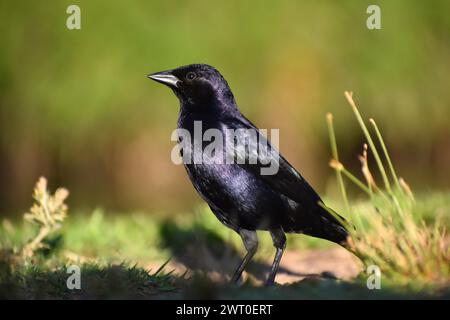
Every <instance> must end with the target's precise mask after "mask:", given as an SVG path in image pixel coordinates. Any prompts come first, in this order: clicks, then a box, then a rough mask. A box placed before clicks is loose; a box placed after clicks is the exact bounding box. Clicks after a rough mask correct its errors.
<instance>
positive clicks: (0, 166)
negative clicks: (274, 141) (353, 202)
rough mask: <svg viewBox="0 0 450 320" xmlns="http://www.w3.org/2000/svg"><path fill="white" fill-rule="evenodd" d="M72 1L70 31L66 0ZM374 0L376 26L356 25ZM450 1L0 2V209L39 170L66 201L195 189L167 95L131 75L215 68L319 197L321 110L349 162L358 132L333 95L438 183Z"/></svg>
mask: <svg viewBox="0 0 450 320" xmlns="http://www.w3.org/2000/svg"><path fill="white" fill-rule="evenodd" d="M70 4H77V5H79V6H80V8H81V25H82V29H81V30H68V29H67V28H66V19H67V16H68V15H67V14H66V8H67V6H68V5H70ZM370 4H379V5H380V6H381V10H382V29H381V30H368V29H367V28H366V19H367V17H368V15H367V14H366V8H367V7H368V5H370ZM449 13H450V2H449V1H446V0H441V1H420V0H415V1H412V0H395V1H360V0H347V1H256V0H254V1H234V0H233V1H206V0H205V1H199V0H194V1H143V0H142V1H104V0H99V1H54V2H47V3H43V2H39V1H6V0H2V1H0V30H1V36H0V39H1V41H0V43H1V46H0V214H4V215H6V214H7V215H19V214H22V213H23V212H24V210H25V209H26V208H28V207H29V205H30V203H31V199H30V195H31V190H32V187H33V185H34V183H35V181H36V180H37V178H38V177H39V176H40V175H45V176H46V177H48V179H49V181H50V183H51V186H53V187H55V186H66V187H67V188H69V189H70V191H71V196H70V200H69V204H70V205H71V207H75V208H92V207H97V206H101V207H104V208H107V209H109V210H110V211H117V212H119V211H129V210H139V209H143V210H148V211H151V212H156V213H161V214H171V213H174V212H179V211H180V210H183V211H184V210H189V208H192V207H193V206H195V205H196V204H197V203H199V202H200V198H199V197H198V196H197V195H196V193H195V191H194V189H193V188H192V187H191V185H190V183H189V181H188V178H187V176H186V175H185V172H184V169H183V168H182V167H181V166H176V165H174V164H172V162H171V161H170V151H171V149H172V148H173V146H174V144H173V142H171V141H170V134H171V132H172V130H173V129H174V128H175V125H176V118H177V115H178V102H177V100H176V98H175V97H174V95H173V94H172V93H171V92H170V91H169V90H167V89H166V88H163V87H162V86H160V85H157V84H156V83H153V82H151V81H150V80H148V79H146V75H147V74H148V73H150V72H155V71H160V70H164V69H168V68H172V67H176V66H179V65H184V64H189V63H200V62H201V63H208V64H211V65H214V66H216V67H217V68H218V69H219V70H221V72H222V73H223V75H224V76H225V78H226V79H227V80H228V82H229V83H230V85H231V87H232V89H233V91H234V93H235V96H236V99H237V101H238V104H239V105H240V107H241V109H242V111H243V112H244V113H245V114H246V115H247V116H248V117H249V118H250V119H252V120H253V122H255V123H256V124H257V125H258V126H259V127H261V128H280V129H281V136H280V148H281V151H282V152H283V153H284V155H285V156H286V157H287V159H288V160H289V161H290V162H291V163H292V164H294V165H295V166H296V167H297V168H298V169H299V170H300V171H301V172H302V173H303V174H304V176H305V177H306V178H307V179H308V180H310V181H311V183H312V185H313V186H314V187H315V188H317V189H318V191H320V192H321V193H322V194H333V190H334V187H333V185H334V182H333V181H334V174H333V172H332V170H331V169H330V168H329V167H328V159H329V143H328V136H327V131H326V124H325V114H326V112H328V111H329V112H332V113H333V114H334V115H335V120H336V124H335V125H336V130H337V138H338V143H339V147H340V150H341V157H342V160H343V162H344V163H346V164H348V165H349V166H350V167H352V168H354V169H355V170H356V172H359V164H358V160H357V154H358V153H360V152H361V148H362V143H363V142H364V140H363V137H362V136H361V132H360V130H359V128H358V126H357V123H356V121H355V120H354V118H353V115H352V113H351V110H350V108H349V107H348V105H347V103H346V101H345V99H344V96H343V92H344V91H345V90H351V91H354V93H355V99H356V101H357V103H358V104H359V106H360V108H361V112H362V113H363V115H364V116H365V117H366V118H368V117H374V118H375V119H376V120H377V122H378V124H379V126H380V127H381V129H382V131H383V133H384V135H385V140H386V141H387V142H388V145H389V148H390V151H391V153H392V157H393V159H394V160H395V162H396V163H397V165H398V171H399V173H400V175H401V176H403V177H405V178H406V179H407V180H408V181H409V182H410V184H411V185H412V187H413V188H414V189H415V190H420V191H426V190H432V189H448V187H449V186H450V171H449V163H450V127H449V124H450V90H449V83H450V41H449V39H450V19H449Z"/></svg>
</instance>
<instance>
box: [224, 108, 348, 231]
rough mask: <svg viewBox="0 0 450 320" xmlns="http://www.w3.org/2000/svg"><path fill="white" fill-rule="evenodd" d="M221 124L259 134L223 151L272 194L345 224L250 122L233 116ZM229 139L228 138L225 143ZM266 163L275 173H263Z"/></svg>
mask: <svg viewBox="0 0 450 320" xmlns="http://www.w3.org/2000/svg"><path fill="white" fill-rule="evenodd" d="M223 124H224V126H225V127H227V128H229V129H234V130H236V129H253V130H256V132H258V133H259V134H258V139H254V138H253V137H250V139H242V137H241V136H240V139H234V141H235V143H227V152H230V151H234V154H235V160H236V162H237V163H238V164H239V165H240V166H241V167H242V168H244V169H245V170H247V171H249V172H252V173H253V174H254V175H256V176H258V177H259V178H260V179H262V180H263V181H265V182H266V183H267V184H268V185H269V186H270V187H271V188H272V189H273V190H274V191H277V192H279V193H281V194H283V195H284V196H286V197H287V198H289V199H291V200H293V201H295V202H297V203H299V204H301V205H302V206H303V207H309V208H312V207H314V208H316V206H317V205H319V206H322V207H324V208H326V209H325V210H326V211H328V213H329V216H331V217H332V218H331V219H332V220H335V222H338V223H339V224H342V220H343V221H345V219H344V218H342V217H341V216H339V215H337V214H336V213H335V212H333V211H332V210H331V209H329V208H327V207H325V205H324V204H323V202H322V200H321V198H320V197H319V195H318V194H317V193H316V191H315V190H314V189H313V188H312V187H311V186H310V185H309V183H308V182H307V181H306V180H305V179H304V178H303V177H302V175H301V174H300V173H299V172H298V171H297V170H296V169H295V168H294V167H293V166H292V165H291V164H290V163H289V162H288V161H287V160H286V159H285V158H284V157H283V156H282V155H281V154H280V153H279V151H278V150H277V149H276V148H275V147H273V146H272V145H271V144H270V142H269V141H267V138H266V137H264V135H263V134H261V133H260V131H259V129H258V128H257V127H256V126H255V125H254V124H253V123H251V122H250V120H248V119H246V118H245V117H243V116H242V117H233V118H232V119H227V120H226V121H223ZM242 134H244V136H245V137H247V138H248V134H247V136H246V134H245V131H244V130H243V133H242ZM230 140H231V139H230V138H229V137H228V141H230ZM231 141H232V140H231ZM231 149H232V150H231ZM255 152H256V157H257V161H256V163H254V162H255V161H253V163H252V162H251V161H250V160H251V159H250V158H251V156H252V155H253V156H255ZM253 160H254V159H253ZM270 164H272V165H274V164H275V165H277V166H278V171H276V173H275V174H263V171H262V170H263V168H266V169H267V168H268V167H269V166H270ZM266 172H267V170H266ZM269 173H270V171H269ZM320 211H322V210H320ZM322 212H323V211H322ZM333 218H334V219H333Z"/></svg>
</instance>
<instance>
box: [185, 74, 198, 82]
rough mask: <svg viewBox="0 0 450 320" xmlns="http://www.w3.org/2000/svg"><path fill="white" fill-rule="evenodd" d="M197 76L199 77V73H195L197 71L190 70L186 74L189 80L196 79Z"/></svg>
mask: <svg viewBox="0 0 450 320" xmlns="http://www.w3.org/2000/svg"><path fill="white" fill-rule="evenodd" d="M195 78H197V75H196V74H195V72H189V73H188V74H187V75H186V79H188V80H194V79H195Z"/></svg>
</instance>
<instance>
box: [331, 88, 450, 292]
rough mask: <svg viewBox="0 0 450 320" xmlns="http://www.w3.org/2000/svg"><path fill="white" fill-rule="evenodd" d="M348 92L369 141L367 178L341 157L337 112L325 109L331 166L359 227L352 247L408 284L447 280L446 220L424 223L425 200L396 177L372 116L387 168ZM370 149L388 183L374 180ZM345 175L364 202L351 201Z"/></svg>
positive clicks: (353, 234)
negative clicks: (353, 170)
mask: <svg viewBox="0 0 450 320" xmlns="http://www.w3.org/2000/svg"><path fill="white" fill-rule="evenodd" d="M345 96H346V98H347V101H348V102H349V104H350V106H351V107H352V110H353V113H354V114H355V117H356V119H357V121H358V123H359V125H360V127H361V130H362V132H363V134H364V136H365V138H366V141H367V144H364V148H363V152H362V155H361V156H360V157H359V159H360V161H361V169H362V174H363V176H364V179H365V181H364V182H363V181H361V180H360V179H358V178H357V177H356V176H355V175H354V174H352V173H351V172H350V171H349V170H347V169H346V167H345V166H344V164H342V163H341V162H340V161H339V157H338V148H337V143H336V138H335V132H334V128H333V117H332V116H331V115H330V114H329V115H327V123H328V129H329V135H330V143H331V150H332V156H333V159H332V160H331V161H330V166H331V167H332V168H333V169H334V170H335V171H336V175H337V179H338V184H339V188H340V191H341V194H342V198H343V201H344V203H345V207H346V209H347V211H348V216H349V218H350V220H351V222H352V223H353V224H354V226H355V229H352V228H350V229H349V230H350V233H351V237H350V239H349V242H350V249H351V250H352V251H353V252H354V253H355V255H357V256H358V257H359V258H360V259H361V260H362V262H363V263H364V264H365V265H371V264H375V265H378V266H379V267H380V269H381V272H382V275H383V276H385V277H387V278H389V279H391V280H395V282H398V283H402V284H404V283H410V282H412V281H413V282H415V283H416V284H421V285H427V284H433V285H434V284H437V285H440V284H448V283H449V282H450V247H449V243H448V242H449V241H448V235H447V230H446V226H445V224H444V223H443V222H442V219H440V218H439V217H434V219H433V222H432V223H431V224H430V223H428V224H427V223H426V221H425V220H424V216H425V215H424V213H423V212H421V211H422V210H423V209H424V208H425V206H424V205H423V203H419V201H416V199H415V198H414V196H413V193H412V191H411V188H410V187H409V185H408V184H407V183H406V182H405V180H404V179H402V178H398V176H397V173H396V170H395V168H394V165H393V163H392V161H391V158H390V156H389V153H388V150H387V147H386V144H385V142H384V140H383V137H382V135H381V132H380V130H379V128H378V126H377V124H376V122H375V121H374V120H373V119H370V123H371V125H372V129H373V130H374V131H375V135H376V139H377V142H378V143H379V146H380V147H381V150H382V153H381V155H382V156H383V157H384V161H385V162H386V163H387V166H388V169H389V170H386V169H385V164H384V162H383V160H382V157H381V155H380V153H379V151H378V149H377V146H376V145H375V142H374V139H372V136H371V133H370V131H369V129H368V128H367V126H366V124H365V122H364V120H363V118H362V116H361V114H360V112H359V110H358V108H357V106H356V104H355V102H354V100H353V97H352V94H351V93H350V92H345ZM368 152H371V153H372V154H373V156H374V158H375V161H376V167H377V169H378V171H379V173H380V175H381V177H382V180H383V185H384V188H381V187H379V186H378V185H377V183H376V182H375V179H374V175H373V174H372V172H371V169H370V166H369V161H368ZM388 173H389V175H388ZM344 178H347V179H348V181H350V182H352V183H353V184H355V185H356V186H357V187H358V188H359V189H360V190H361V191H362V192H364V193H365V194H366V195H367V196H368V199H369V201H368V202H365V203H364V205H355V204H350V203H349V202H348V196H347V191H346V187H345V183H344V180H343V179H344ZM420 201H423V200H420ZM433 214H438V213H437V212H434V213H433ZM447 214H448V212H447Z"/></svg>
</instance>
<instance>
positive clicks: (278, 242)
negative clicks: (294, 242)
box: [266, 229, 286, 286]
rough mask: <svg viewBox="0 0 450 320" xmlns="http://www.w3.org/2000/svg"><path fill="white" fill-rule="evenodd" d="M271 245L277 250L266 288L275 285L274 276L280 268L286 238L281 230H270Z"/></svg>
mask: <svg viewBox="0 0 450 320" xmlns="http://www.w3.org/2000/svg"><path fill="white" fill-rule="evenodd" d="M270 235H271V236H272V240H273V245H274V246H275V248H277V252H276V254H275V258H274V259H273V263H272V268H271V269H270V273H269V277H268V278H267V281H266V286H272V285H273V284H274V283H275V276H276V275H277V271H278V267H279V266H280V261H281V257H282V256H283V252H284V248H286V236H285V235H284V231H283V229H277V230H271V231H270Z"/></svg>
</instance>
